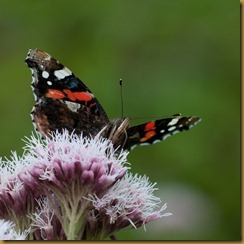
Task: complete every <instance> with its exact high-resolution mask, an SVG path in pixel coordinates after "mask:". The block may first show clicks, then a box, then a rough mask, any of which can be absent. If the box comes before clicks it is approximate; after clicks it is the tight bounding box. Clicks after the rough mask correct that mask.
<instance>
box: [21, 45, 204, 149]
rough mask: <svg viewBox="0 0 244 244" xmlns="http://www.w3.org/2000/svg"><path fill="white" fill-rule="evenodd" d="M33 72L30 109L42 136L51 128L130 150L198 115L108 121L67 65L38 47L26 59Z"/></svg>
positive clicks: (170, 132) (188, 125) (178, 128)
mask: <svg viewBox="0 0 244 244" xmlns="http://www.w3.org/2000/svg"><path fill="white" fill-rule="evenodd" d="M25 62H26V63H27V65H28V66H29V68H30V69H31V71H32V77H33V81H32V87H33V90H34V95H35V100H36V104H35V106H34V108H33V110H32V112H31V115H32V119H33V123H34V125H35V127H36V129H37V130H38V131H39V132H40V133H41V134H42V136H43V137H44V138H45V137H46V136H48V135H49V133H50V132H51V131H56V130H58V131H62V130H63V129H67V130H68V131H69V132H70V133H71V132H73V131H74V132H75V133H77V134H80V133H83V135H84V136H95V135H97V134H98V133H99V132H100V131H101V130H102V132H101V136H103V137H105V138H108V139H110V140H111V141H112V143H113V145H114V147H115V148H117V147H119V149H122V148H123V149H124V150H130V149H132V148H133V147H134V146H136V145H145V144H153V143H156V142H159V141H162V140H164V139H165V138H166V137H168V136H170V135H173V134H175V133H177V132H180V131H184V130H188V129H189V128H191V127H192V126H193V125H195V124H196V123H197V122H199V121H200V118H198V117H184V116H181V115H180V114H178V115H175V116H172V117H171V118H165V119H159V120H155V121H150V122H148V123H145V124H141V125H137V126H133V127H129V123H130V118H122V119H114V120H109V118H108V116H107V115H106V113H105V111H104V109H103V108H102V106H101V105H100V103H99V102H98V100H97V99H96V97H95V96H94V95H93V94H92V92H91V91H90V90H89V89H88V88H87V87H86V86H85V84H84V83H83V82H82V81H81V80H80V79H79V78H78V77H76V76H75V75H74V74H73V73H72V72H71V71H70V70H69V69H68V68H66V67H65V66H63V65H62V64H60V63H59V62H58V61H57V60H56V59H54V58H53V57H51V56H50V55H49V54H47V53H45V52H43V51H41V50H38V49H36V50H30V51H29V53H28V55H27V58H26V60H25Z"/></svg>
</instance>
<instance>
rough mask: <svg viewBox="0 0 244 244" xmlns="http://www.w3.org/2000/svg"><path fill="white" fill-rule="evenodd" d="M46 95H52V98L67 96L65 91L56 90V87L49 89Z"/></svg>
mask: <svg viewBox="0 0 244 244" xmlns="http://www.w3.org/2000/svg"><path fill="white" fill-rule="evenodd" d="M45 96H46V97H50V98H54V99H62V98H64V97H65V95H64V93H63V92H61V91H59V90H56V89H48V91H47V93H46V94H45Z"/></svg>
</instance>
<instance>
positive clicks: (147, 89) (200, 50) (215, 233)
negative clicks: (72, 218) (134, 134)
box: [0, 0, 240, 240]
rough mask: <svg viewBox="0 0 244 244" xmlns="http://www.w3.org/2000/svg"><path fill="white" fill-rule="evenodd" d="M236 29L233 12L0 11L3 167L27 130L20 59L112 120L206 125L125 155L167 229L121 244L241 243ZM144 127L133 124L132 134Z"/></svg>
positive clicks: (32, 7) (113, 6)
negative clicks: (150, 191) (159, 206)
mask: <svg viewBox="0 0 244 244" xmlns="http://www.w3.org/2000/svg"><path fill="white" fill-rule="evenodd" d="M239 30H240V24H239V2H238V1H233V0H222V1H212V0H151V1H149V0H82V1H78V0H77V1H75V0H69V1H67V0H62V1H58V0H53V1H38V0H36V1H33V0H32V1H31V0H22V1H6V0H2V1H0V33H1V39H0V43H1V45H0V55H1V58H0V74H1V81H0V82H1V96H0V112H1V120H0V125H1V126H0V135H1V140H0V143H1V147H0V155H1V156H2V157H5V156H7V157H9V156H10V154H11V153H10V151H11V150H16V151H17V152H18V153H19V154H21V153H22V147H23V146H24V143H23V142H22V141H21V139H22V138H24V137H25V136H29V135H30V134H31V131H32V130H33V126H32V123H31V119H30V116H29V113H30V111H31V109H32V106H33V104H34V99H33V95H32V90H31V88H30V83H31V73H30V70H29V69H28V68H27V66H26V65H25V63H24V60H25V57H26V54H27V52H28V49H30V48H40V49H43V50H45V51H46V52H48V53H50V54H51V55H52V56H54V57H55V58H57V59H58V60H59V61H61V63H63V64H64V65H66V66H67V67H69V68H70V69H71V70H72V71H73V72H74V73H75V74H76V75H77V76H79V77H80V78H81V80H82V81H84V82H85V84H86V85H87V86H88V87H89V88H90V89H91V90H92V91H93V93H94V94H95V95H96V97H97V98H98V99H99V101H100V102H101V103H102V105H103V107H104V108H105V110H106V111H107V113H108V115H109V117H110V118H115V117H120V116H121V101H120V87H119V79H120V78H122V79H123V81H124V86H123V91H124V95H123V99H124V109H125V115H126V116H129V117H131V118H138V117H149V118H150V119H152V118H155V117H157V116H165V115H172V114H175V113H182V114H184V115H198V116H200V117H201V118H202V122H201V123H200V124H199V125H197V126H196V127H194V128H193V129H192V130H190V131H189V132H187V133H181V134H177V135H176V136H174V137H171V138H169V139H167V140H166V141H164V142H161V143H158V144H156V145H153V146H150V147H138V148H136V149H135V150H133V151H132V152H131V153H130V155H129V162H130V163H131V164H132V171H133V172H138V173H139V174H141V175H144V174H147V175H148V176H149V178H150V180H151V181H152V182H157V183H158V184H157V187H158V188H159V190H158V191H156V192H155V194H156V195H157V196H159V197H161V199H162V202H163V203H164V202H167V203H168V208H167V209H166V212H171V213H173V216H171V217H164V218H161V219H159V220H157V221H155V222H154V223H150V224H149V225H147V231H146V232H145V231H144V229H143V228H141V229H138V230H130V231H123V232H121V233H120V234H118V238H119V239H120V240H129V239H130V240H210V239H211V240H238V239H240V34H239ZM139 122H140V121H138V120H134V121H132V123H134V124H136V123H139Z"/></svg>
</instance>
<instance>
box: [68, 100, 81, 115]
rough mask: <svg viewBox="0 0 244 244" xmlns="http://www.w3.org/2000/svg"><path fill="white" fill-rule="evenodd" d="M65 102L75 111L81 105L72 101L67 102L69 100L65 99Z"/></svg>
mask: <svg viewBox="0 0 244 244" xmlns="http://www.w3.org/2000/svg"><path fill="white" fill-rule="evenodd" d="M65 104H66V105H67V107H68V108H69V109H70V110H71V111H72V112H75V113H77V112H78V109H79V108H80V107H81V105H80V104H79V103H73V102H69V101H65Z"/></svg>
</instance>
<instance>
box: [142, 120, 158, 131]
mask: <svg viewBox="0 0 244 244" xmlns="http://www.w3.org/2000/svg"><path fill="white" fill-rule="evenodd" d="M155 129H156V127H155V122H154V121H152V122H149V123H147V124H146V125H145V128H144V131H150V130H155Z"/></svg>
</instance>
